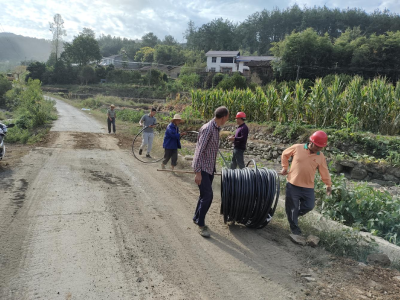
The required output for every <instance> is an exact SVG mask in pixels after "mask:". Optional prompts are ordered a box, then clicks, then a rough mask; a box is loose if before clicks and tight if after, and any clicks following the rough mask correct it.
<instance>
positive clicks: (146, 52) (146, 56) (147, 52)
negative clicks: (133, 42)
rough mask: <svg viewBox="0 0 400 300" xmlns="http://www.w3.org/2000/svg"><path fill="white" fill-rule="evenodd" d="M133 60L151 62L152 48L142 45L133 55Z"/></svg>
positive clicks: (152, 56) (152, 58) (152, 57)
mask: <svg viewBox="0 0 400 300" xmlns="http://www.w3.org/2000/svg"><path fill="white" fill-rule="evenodd" d="M135 61H142V62H153V61H154V49H153V48H150V47H143V48H140V50H139V51H138V52H137V53H136V55H135Z"/></svg>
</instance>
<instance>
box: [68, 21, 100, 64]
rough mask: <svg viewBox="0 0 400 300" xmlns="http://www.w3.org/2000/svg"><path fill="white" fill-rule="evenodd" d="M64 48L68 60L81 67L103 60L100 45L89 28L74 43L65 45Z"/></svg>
mask: <svg viewBox="0 0 400 300" xmlns="http://www.w3.org/2000/svg"><path fill="white" fill-rule="evenodd" d="M64 48H65V53H66V56H67V57H68V59H69V60H70V61H71V62H75V63H78V64H79V65H80V66H83V65H87V64H88V63H89V62H91V61H100V59H101V54H100V48H99V44H98V42H97V41H96V39H95V37H94V32H93V31H92V30H91V29H88V28H84V29H83V32H81V33H80V34H79V35H78V36H77V37H75V38H74V39H73V41H72V43H65V46H64Z"/></svg>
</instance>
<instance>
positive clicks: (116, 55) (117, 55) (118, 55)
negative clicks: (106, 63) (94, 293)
mask: <svg viewBox="0 0 400 300" xmlns="http://www.w3.org/2000/svg"><path fill="white" fill-rule="evenodd" d="M120 56H123V54H115V55H111V56H107V57H103V59H107V58H116V57H120Z"/></svg>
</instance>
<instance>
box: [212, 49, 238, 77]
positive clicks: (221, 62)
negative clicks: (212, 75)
mask: <svg viewBox="0 0 400 300" xmlns="http://www.w3.org/2000/svg"><path fill="white" fill-rule="evenodd" d="M239 55H240V52H239V51H208V52H207V53H206V56H207V72H222V73H231V72H236V71H237V64H236V58H237V57H238V56H239Z"/></svg>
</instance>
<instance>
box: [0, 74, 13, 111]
mask: <svg viewBox="0 0 400 300" xmlns="http://www.w3.org/2000/svg"><path fill="white" fill-rule="evenodd" d="M11 89H12V84H11V82H10V81H9V80H8V79H7V78H6V77H5V76H3V75H2V74H0V106H5V98H4V95H5V94H6V92H7V91H9V90H11Z"/></svg>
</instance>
